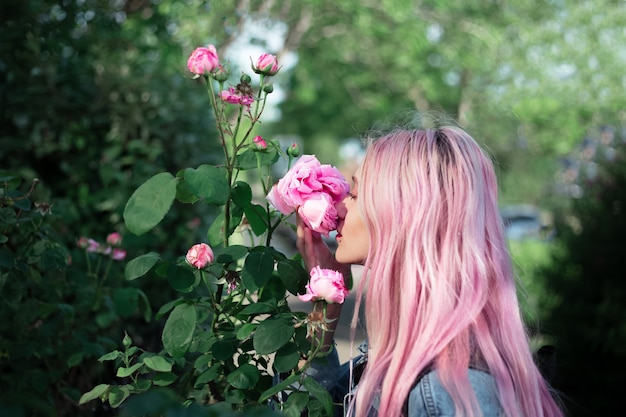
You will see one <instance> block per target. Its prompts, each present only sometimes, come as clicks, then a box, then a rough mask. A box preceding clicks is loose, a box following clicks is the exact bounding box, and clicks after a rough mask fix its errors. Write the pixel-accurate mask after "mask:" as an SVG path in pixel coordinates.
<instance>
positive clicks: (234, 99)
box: [220, 87, 254, 106]
mask: <svg viewBox="0 0 626 417" xmlns="http://www.w3.org/2000/svg"><path fill="white" fill-rule="evenodd" d="M220 98H221V99H222V101H224V102H226V103H230V104H242V105H244V106H249V105H251V104H252V103H254V97H252V96H249V95H247V94H242V93H241V92H239V91H237V90H236V89H235V88H234V87H229V88H228V90H223V91H222V92H221V93H220Z"/></svg>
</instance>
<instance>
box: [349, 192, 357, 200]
mask: <svg viewBox="0 0 626 417" xmlns="http://www.w3.org/2000/svg"><path fill="white" fill-rule="evenodd" d="M348 197H350V198H351V199H353V200H356V196H355V195H354V194H352V193H348Z"/></svg>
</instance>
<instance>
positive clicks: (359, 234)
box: [335, 167, 370, 264]
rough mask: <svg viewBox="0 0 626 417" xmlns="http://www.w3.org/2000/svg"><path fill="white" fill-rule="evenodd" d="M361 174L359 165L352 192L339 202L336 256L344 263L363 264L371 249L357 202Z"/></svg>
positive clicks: (354, 176) (353, 178) (353, 180)
mask: <svg viewBox="0 0 626 417" xmlns="http://www.w3.org/2000/svg"><path fill="white" fill-rule="evenodd" d="M360 175H361V168H360V167H359V169H357V170H356V172H355V173H354V175H353V176H352V187H351V190H350V194H348V196H347V197H346V198H345V199H344V200H343V201H341V202H339V203H338V204H337V215H338V216H339V221H338V223H337V251H336V252H335V258H336V259H337V261H338V262H341V263H344V264H363V263H364V262H365V259H366V258H367V253H368V250H369V242H370V237H369V233H368V232H367V228H366V227H365V222H364V221H363V217H362V216H361V212H360V210H359V207H358V204H357V199H358V197H359V184H360Z"/></svg>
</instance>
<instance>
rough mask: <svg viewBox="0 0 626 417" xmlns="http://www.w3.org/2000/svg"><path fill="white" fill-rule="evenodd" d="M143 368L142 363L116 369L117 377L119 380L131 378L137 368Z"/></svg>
mask: <svg viewBox="0 0 626 417" xmlns="http://www.w3.org/2000/svg"><path fill="white" fill-rule="evenodd" d="M142 366H143V363H142V362H139V363H136V364H134V365H133V366H131V367H129V368H125V367H123V366H120V367H119V368H117V374H116V376H117V377H120V378H125V377H127V376H131V375H132V374H133V373H134V372H135V371H136V370H138V369H139V368H141V367H142Z"/></svg>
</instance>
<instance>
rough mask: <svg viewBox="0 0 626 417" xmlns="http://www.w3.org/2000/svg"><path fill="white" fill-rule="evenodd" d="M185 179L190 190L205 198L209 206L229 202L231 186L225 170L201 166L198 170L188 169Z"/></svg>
mask: <svg viewBox="0 0 626 417" xmlns="http://www.w3.org/2000/svg"><path fill="white" fill-rule="evenodd" d="M184 178H185V183H186V184H187V185H188V186H189V190H190V191H191V192H192V193H194V194H195V195H197V196H198V197H201V198H204V201H205V202H206V203H207V204H214V205H222V204H225V203H226V201H228V195H229V184H228V180H227V179H226V170H225V169H223V168H216V167H214V166H211V165H200V166H199V167H198V168H196V169H193V168H187V169H186V170H185V174H184Z"/></svg>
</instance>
